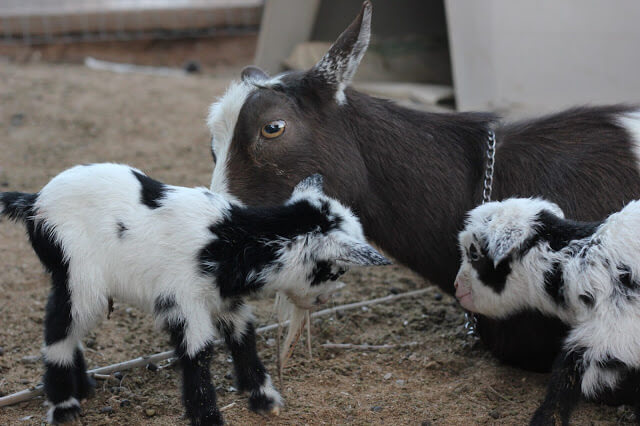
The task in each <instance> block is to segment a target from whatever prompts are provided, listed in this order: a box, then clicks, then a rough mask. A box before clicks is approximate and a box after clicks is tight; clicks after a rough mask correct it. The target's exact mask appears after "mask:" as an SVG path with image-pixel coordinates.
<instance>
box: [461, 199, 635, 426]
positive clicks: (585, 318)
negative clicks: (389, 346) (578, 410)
mask: <svg viewBox="0 0 640 426" xmlns="http://www.w3.org/2000/svg"><path fill="white" fill-rule="evenodd" d="M459 242H460V247H461V251H462V266H461V267H460V270H459V272H458V276H457V278H456V282H455V287H456V297H457V298H458V300H459V301H460V303H461V304H462V306H463V307H464V308H466V309H468V310H470V311H473V312H477V313H481V314H483V315H487V316H491V317H494V318H504V317H506V316H508V315H511V314H513V313H516V312H519V311H522V310H524V309H527V308H535V309H538V310H540V311H541V312H542V313H544V314H546V315H550V316H555V317H557V318H559V319H561V320H562V321H563V322H564V323H566V324H567V325H568V326H569V327H570V332H569V335H568V337H567V338H566V340H565V342H564V349H563V351H562V353H561V354H560V355H559V356H558V358H557V360H556V362H555V364H554V368H553V371H552V376H551V382H550V384H549V388H548V391H547V396H546V399H545V401H544V403H543V404H542V405H541V406H540V408H538V410H537V411H536V413H535V415H534V417H533V419H532V422H531V423H532V424H556V421H558V422H560V421H561V422H562V423H563V424H567V423H568V421H569V416H570V414H571V410H572V408H573V406H574V405H575V404H576V402H577V400H578V399H579V396H580V390H582V394H584V395H585V396H586V397H588V398H596V397H601V396H606V394H607V393H608V392H611V391H613V390H615V389H616V388H617V387H619V386H620V385H621V384H622V382H623V381H624V382H626V383H632V384H633V386H631V387H630V388H632V389H635V391H634V392H635V393H634V394H633V395H628V396H627V398H628V402H630V403H632V404H634V405H635V408H636V413H637V414H636V415H638V409H639V408H640V375H639V374H638V373H639V371H640V201H633V202H631V203H629V204H628V205H627V206H626V207H625V208H624V209H623V210H621V211H620V212H618V213H615V214H612V215H611V216H609V217H608V218H607V219H606V220H605V221H603V222H597V223H585V222H575V221H572V220H568V219H565V218H564V214H563V212H562V210H560V208H559V207H558V206H557V205H556V204H553V203H550V202H547V201H543V200H540V199H517V198H514V199H509V200H506V201H502V202H493V203H487V204H484V205H482V206H480V207H477V208H475V209H474V210H472V211H471V212H470V213H469V215H468V219H467V222H466V226H465V229H464V230H463V231H462V232H461V233H460V236H459ZM625 388H626V386H625ZM638 418H639V419H640V417H638Z"/></svg>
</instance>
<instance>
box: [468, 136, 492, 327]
mask: <svg viewBox="0 0 640 426" xmlns="http://www.w3.org/2000/svg"><path fill="white" fill-rule="evenodd" d="M486 159H487V160H486V161H487V162H486V164H485V169H484V182H483V184H482V204H484V203H488V202H489V201H491V192H492V191H493V168H494V165H495V163H496V134H495V133H494V132H493V130H489V135H488V136H487V156H486ZM464 321H465V322H464V328H465V329H466V330H467V335H469V336H474V337H477V336H478V317H477V316H476V315H475V314H474V313H473V312H468V311H465V313H464Z"/></svg>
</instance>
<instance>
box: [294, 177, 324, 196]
mask: <svg viewBox="0 0 640 426" xmlns="http://www.w3.org/2000/svg"><path fill="white" fill-rule="evenodd" d="M323 180H324V179H323V178H322V175H321V174H320V173H316V174H313V175H311V176H309V177H306V178H304V179H302V180H301V181H300V183H298V184H297V185H296V187H295V188H293V193H294V194H296V193H301V192H306V191H309V190H312V191H316V192H319V193H322V182H323Z"/></svg>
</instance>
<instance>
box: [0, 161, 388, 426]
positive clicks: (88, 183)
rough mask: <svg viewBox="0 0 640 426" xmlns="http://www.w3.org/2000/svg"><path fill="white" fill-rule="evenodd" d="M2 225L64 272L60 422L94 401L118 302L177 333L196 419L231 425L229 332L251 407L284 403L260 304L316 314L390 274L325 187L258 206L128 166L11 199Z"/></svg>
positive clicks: (90, 170) (54, 402) (55, 404)
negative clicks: (94, 370)
mask: <svg viewBox="0 0 640 426" xmlns="http://www.w3.org/2000/svg"><path fill="white" fill-rule="evenodd" d="M0 213H1V214H2V215H7V216H9V217H10V218H13V219H15V220H20V221H23V222H24V223H25V224H26V227H27V230H28V233H29V237H30V239H31V244H32V245H33V249H34V250H35V252H36V253H37V255H38V257H39V258H40V260H41V261H42V263H43V264H44V266H45V268H46V269H47V271H48V272H49V273H50V274H51V279H52V289H51V294H50V297H49V302H48V303H47V308H46V317H45V331H44V340H45V343H44V348H43V355H44V364H45V374H44V388H45V393H46V395H47V399H48V400H49V402H50V404H51V409H50V410H49V415H48V419H49V421H50V422H53V423H57V422H64V421H68V420H71V419H73V418H75V417H76V416H77V415H78V414H79V412H80V405H79V400H81V399H82V398H85V397H86V396H87V395H88V394H89V393H90V391H91V389H92V386H93V383H92V381H91V379H90V378H89V377H88V376H87V374H86V367H85V362H84V359H83V355H82V350H81V346H80V339H81V338H82V337H83V336H84V335H85V334H86V333H87V332H88V331H89V330H91V328H92V327H94V326H95V325H96V324H97V323H98V322H99V320H100V319H101V318H103V317H104V315H105V311H106V310H107V309H108V305H109V300H110V298H112V297H113V298H118V299H121V300H123V301H127V302H130V303H133V304H135V305H137V306H139V307H141V308H143V309H145V310H148V311H150V312H152V313H153V316H154V317H155V319H156V322H157V323H158V324H159V325H162V326H164V327H166V328H167V329H168V331H169V334H170V336H171V340H172V342H173V344H174V345H175V350H176V354H177V356H178V357H179V359H180V363H181V365H182V369H183V401H184V405H185V408H186V412H187V416H188V417H189V419H190V420H191V423H192V424H197V425H208V424H219V423H222V416H221V414H220V412H219V411H218V408H217V406H216V396H215V390H214V387H213V385H212V384H211V377H210V372H209V363H210V360H211V358H212V342H213V340H214V336H215V330H217V331H218V332H219V333H220V334H221V335H222V336H223V337H224V339H225V341H226V344H227V346H228V347H229V349H230V351H231V354H232V357H233V362H234V367H235V373H236V380H237V383H238V386H239V389H240V390H242V391H247V392H249V406H250V408H251V409H252V410H254V411H258V412H277V410H279V407H280V406H281V405H282V402H281V398H280V395H279V394H278V392H277V391H276V390H275V389H274V388H273V387H272V384H271V380H270V378H269V375H268V374H267V372H266V371H265V368H264V366H263V365H262V363H261V361H260V359H259V358H258V355H257V352H256V343H255V331H254V325H253V321H252V318H251V312H250V309H249V307H248V306H247V305H245V303H244V300H243V299H244V297H245V296H246V295H248V294H250V293H256V292H259V291H264V290H266V291H271V292H273V291H280V292H282V293H284V294H286V295H288V296H290V298H291V299H292V300H293V301H294V302H295V303H296V304H298V305H301V306H304V307H308V306H310V305H313V304H314V303H316V302H317V301H326V299H327V298H328V295H329V294H330V293H331V292H332V291H333V290H334V289H335V288H336V287H337V285H336V283H332V282H330V281H331V280H333V281H335V279H336V278H337V277H338V276H339V275H340V274H342V273H344V272H345V270H346V268H348V267H349V266H350V265H374V264H375V265H381V264H386V263H388V261H387V260H386V259H385V258H384V257H383V256H381V255H380V254H379V253H378V252H376V250H374V249H373V248H372V247H371V246H370V245H368V244H367V243H366V241H365V239H364V236H363V233H362V228H361V226H360V223H359V221H358V219H357V218H356V217H355V216H354V215H353V213H352V212H351V211H350V210H349V209H348V208H346V207H344V206H343V205H341V204H340V203H338V202H337V201H335V200H333V199H331V198H328V197H326V196H325V195H324V194H323V192H322V178H321V177H320V176H319V175H314V176H311V177H309V178H307V179H305V180H304V181H302V182H301V183H300V184H298V185H297V186H296V188H295V189H294V191H293V194H292V196H291V197H290V198H289V200H288V201H287V202H286V203H285V204H284V205H281V206H277V207H269V208H246V207H242V206H239V205H235V204H232V203H230V202H229V201H228V200H226V199H225V198H223V197H222V196H221V195H218V194H214V193H212V192H210V191H209V190H207V189H204V188H183V187H176V186H169V185H165V184H163V183H161V182H158V181H155V180H153V179H151V178H149V177H147V176H146V175H144V174H143V173H142V172H140V171H139V170H136V169H133V168H131V167H128V166H124V165H117V164H93V165H88V166H76V167H74V168H71V169H69V170H67V171H65V172H63V173H61V174H59V175H58V176H56V177H55V178H53V179H52V180H51V181H50V182H49V183H48V184H47V185H46V186H45V187H44V188H43V189H42V190H41V191H40V192H38V193H37V194H26V193H17V192H5V193H0Z"/></svg>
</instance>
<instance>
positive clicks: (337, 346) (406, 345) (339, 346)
mask: <svg viewBox="0 0 640 426" xmlns="http://www.w3.org/2000/svg"><path fill="white" fill-rule="evenodd" d="M321 346H322V347H323V348H325V349H357V350H361V351H373V350H381V349H395V348H411V347H413V346H418V342H411V343H403V344H399V345H395V344H392V345H389V344H387V345H369V344H364V345H356V344H353V343H324V344H322V345H321Z"/></svg>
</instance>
